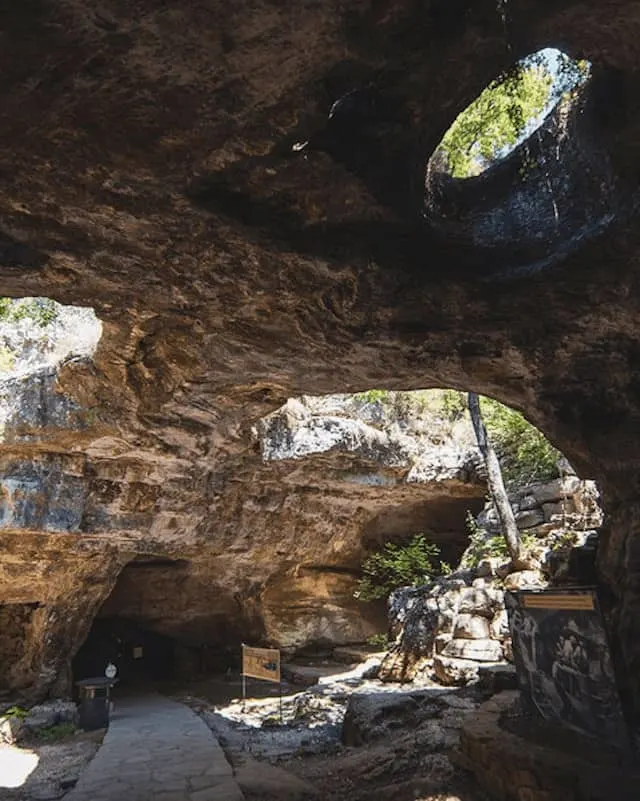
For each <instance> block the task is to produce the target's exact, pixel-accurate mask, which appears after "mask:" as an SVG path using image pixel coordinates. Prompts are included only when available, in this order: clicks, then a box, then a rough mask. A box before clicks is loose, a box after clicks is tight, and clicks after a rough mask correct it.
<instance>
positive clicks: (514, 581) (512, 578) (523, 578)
mask: <svg viewBox="0 0 640 801" xmlns="http://www.w3.org/2000/svg"><path fill="white" fill-rule="evenodd" d="M543 586H544V582H543V580H542V578H541V576H540V573H539V572H538V571H536V570H520V571H517V572H516V573H510V574H509V575H508V576H507V577H506V578H505V580H504V588H505V590H522V589H526V588H528V587H543Z"/></svg>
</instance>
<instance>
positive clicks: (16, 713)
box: [2, 706, 29, 720]
mask: <svg viewBox="0 0 640 801" xmlns="http://www.w3.org/2000/svg"><path fill="white" fill-rule="evenodd" d="M28 714H29V712H28V711H27V710H26V709H24V707H21V706H10V707H9V709H7V710H6V711H5V712H3V713H2V715H3V717H5V718H18V719H19V720H24V719H25V718H26V717H27V715H28Z"/></svg>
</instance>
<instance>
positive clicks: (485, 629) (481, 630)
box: [453, 614, 489, 640]
mask: <svg viewBox="0 0 640 801" xmlns="http://www.w3.org/2000/svg"><path fill="white" fill-rule="evenodd" d="M453 636H454V637H455V638H459V639H468V640H486V639H488V638H489V621H488V620H487V619H486V618H485V617H480V616H479V615H469V614H461V615H458V618H457V620H456V627H455V631H454V633H453Z"/></svg>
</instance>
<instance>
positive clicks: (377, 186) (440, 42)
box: [0, 0, 640, 721]
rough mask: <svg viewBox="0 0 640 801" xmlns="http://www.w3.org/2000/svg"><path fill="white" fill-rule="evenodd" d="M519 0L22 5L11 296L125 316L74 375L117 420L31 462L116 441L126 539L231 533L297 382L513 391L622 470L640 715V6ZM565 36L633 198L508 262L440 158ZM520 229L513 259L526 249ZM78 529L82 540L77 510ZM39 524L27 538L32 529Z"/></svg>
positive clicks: (634, 704)
mask: <svg viewBox="0 0 640 801" xmlns="http://www.w3.org/2000/svg"><path fill="white" fill-rule="evenodd" d="M502 5H503V6H505V8H503V12H504V13H503V14H502V15H501V14H500V13H499V8H498V9H497V8H496V3H495V2H494V0H480V1H479V2H473V3H471V2H467V1H466V0H461V2H455V3H451V2H444V0H429V1H428V2H425V3H418V4H416V3H408V2H403V0H388V2H382V3H377V4H373V5H371V4H367V3H363V2H362V1H361V0H347V2H344V0H341V1H340V2H329V3H327V2H320V0H312V2H309V3H306V4H305V5H304V6H301V7H299V8H296V9H295V10H294V11H293V12H292V11H291V9H290V8H289V7H288V6H284V5H282V4H269V3H261V4H258V5H256V4H242V3H237V2H234V3H230V2H225V1H224V0H210V2H206V3H200V4H195V5H194V4H181V5H177V4H173V5H167V4H166V3H164V2H159V1H158V0H141V2H139V3H135V4H122V3H118V2H116V1H115V0H106V2H104V3H101V4H100V8H99V9H98V8H96V6H95V4H93V3H90V2H88V0H74V2H67V3H64V4H60V3H54V2H51V0H45V1H44V2H42V3H38V4H34V3H13V4H10V5H9V6H8V7H7V10H6V11H5V12H4V14H3V21H2V22H3V32H4V37H3V48H2V54H1V56H0V59H1V61H0V65H1V71H2V75H3V81H2V87H1V88H0V100H1V102H0V174H1V175H2V182H3V187H2V193H0V229H1V230H0V264H1V265H2V267H1V275H2V281H1V286H0V291H1V292H2V294H5V295H19V296H25V295H30V296H43V297H52V298H54V299H56V300H59V301H61V302H64V303H67V304H77V305H84V306H91V307H93V308H94V309H95V310H96V313H97V314H98V316H99V318H100V319H101V320H102V321H103V325H104V333H103V337H102V340H101V345H100V348H99V352H98V354H97V356H96V361H95V366H94V367H93V368H91V371H90V372H91V381H86V380H85V378H87V372H86V371H87V370H88V368H86V367H83V366H81V365H77V366H69V367H68V368H65V370H64V371H63V372H62V374H61V376H60V380H59V385H60V388H61V390H67V391H68V393H69V394H70V395H71V396H72V397H73V398H74V402H76V403H78V404H79V405H81V406H88V408H90V409H92V410H93V412H94V414H95V419H94V420H93V422H92V425H91V427H90V428H88V429H87V430H85V431H84V433H83V434H82V435H81V437H78V438H77V439H76V440H75V444H74V448H75V450H74V451H73V453H72V454H69V453H67V452H65V451H64V449H63V448H62V444H61V443H62V442H63V441H64V438H65V436H66V434H64V433H61V432H58V433H52V434H51V435H50V436H48V438H47V439H46V442H45V441H42V442H41V443H40V444H39V445H38V446H36V445H34V444H33V443H25V444H24V445H22V446H21V447H22V448H23V449H24V450H23V451H22V455H21V457H20V458H22V459H24V460H25V461H26V462H29V463H30V462H31V461H32V459H33V460H36V458H37V459H39V460H40V463H41V464H46V465H51V466H52V469H54V472H55V471H59V472H60V473H61V474H63V475H65V476H73V475H76V474H77V473H74V471H78V470H84V469H85V466H86V469H87V470H88V471H89V475H87V481H88V484H89V485H91V487H92V492H93V493H94V497H95V498H96V506H95V514H94V515H93V516H92V513H91V510H89V511H88V512H87V517H86V520H87V529H88V530H91V531H92V536H93V538H94V540H95V548H96V551H95V553H96V554H97V556H96V558H97V559H102V555H103V553H106V552H107V550H108V549H109V548H112V547H113V548H117V549H118V550H119V552H122V551H123V550H126V548H127V547H128V546H127V543H129V542H130V541H131V540H132V539H133V540H136V539H138V533H139V532H144V538H145V540H146V542H147V543H148V546H149V549H150V550H154V549H156V548H157V544H158V543H160V542H162V543H163V548H164V547H165V545H166V550H169V549H172V550H174V551H184V550H185V549H187V548H189V547H191V546H192V545H195V543H196V542H198V541H199V539H201V538H205V539H211V540H212V541H215V542H216V543H217V544H219V546H220V551H221V552H225V553H226V552H227V550H228V544H229V541H230V539H232V538H231V537H230V536H229V533H228V531H227V530H226V527H225V525H224V524H223V525H222V526H221V527H219V525H218V521H219V519H220V516H221V515H220V509H221V507H222V506H223V505H226V504H229V503H233V502H234V500H233V499H234V498H237V496H236V493H237V485H236V484H234V483H233V482H232V481H230V477H231V475H232V473H233V465H234V464H237V462H238V460H241V457H242V455H243V454H244V453H246V452H247V451H249V450H250V449H251V447H252V443H251V438H250V429H251V426H252V425H253V424H254V423H255V421H256V420H258V419H259V418H260V417H262V416H264V415H265V414H266V413H268V412H271V411H273V410H274V409H275V408H277V407H278V406H279V405H281V404H282V403H284V402H285V400H286V399H287V398H288V397H292V396H297V395H300V394H302V393H314V394H322V393H330V392H336V391H340V392H351V391H359V390H363V389H367V388H370V387H387V388H404V389H411V388H424V387H430V386H453V387H459V388H467V389H473V390H474V391H477V392H480V393H483V394H487V395H491V396H494V397H496V398H498V399H499V400H501V401H503V402H505V403H508V404H509V405H511V406H514V407H515V408H518V409H521V410H523V411H524V412H525V413H526V414H527V416H528V417H529V419H531V420H532V421H533V422H534V423H535V424H536V425H537V426H538V427H539V428H541V429H542V430H543V431H544V432H545V433H546V434H547V435H548V436H549V437H550V438H551V439H552V441H553V442H554V444H556V445H557V446H558V447H559V448H560V449H561V450H562V451H563V452H564V453H566V454H567V456H568V457H569V458H570V460H571V461H572V463H574V464H575V465H576V467H577V468H578V469H579V471H580V474H581V475H585V476H589V477H591V478H593V479H595V480H597V482H598V485H599V486H600V487H601V489H602V492H603V505H604V508H605V512H606V514H607V524H606V531H605V533H604V536H603V540H602V545H601V549H600V555H599V576H600V581H601V583H602V586H603V588H604V589H605V591H606V593H607V620H608V621H609V623H608V625H609V626H610V630H611V636H612V638H613V641H614V648H615V652H616V663H617V665H618V669H619V671H620V676H621V682H622V684H623V686H624V691H625V704H626V706H627V709H628V710H629V714H630V717H631V719H632V720H633V721H640V670H638V665H639V664H640V638H639V637H638V636H637V626H638V623H637V621H638V619H640V614H639V609H640V592H639V590H638V587H639V586H640V559H639V558H638V549H639V547H640V545H639V543H640V536H639V534H638V523H639V521H640V512H639V507H638V499H637V486H638V459H637V450H638V448H637V444H636V440H637V436H636V435H637V423H638V419H639V416H640V401H639V400H638V398H639V395H638V391H637V384H638V359H637V353H638V339H639V337H638V322H637V321H638V280H637V279H638V268H637V262H638V259H637V253H638V247H639V243H638V237H640V229H639V227H638V225H637V222H636V219H635V213H636V212H635V204H634V201H633V197H634V195H633V193H634V192H635V190H636V188H637V183H638V182H637V176H638V167H639V163H640V162H639V159H640V154H639V152H638V147H639V145H638V143H639V142H640V136H639V135H638V126H639V125H640V110H639V107H638V102H637V98H638V97H639V96H640V93H639V91H638V88H639V87H638V82H639V81H640V74H639V72H638V70H637V64H638V60H639V58H638V56H639V54H638V48H639V46H640V45H639V43H640V37H639V36H638V25H639V24H640V16H639V12H638V8H637V4H636V3H634V2H631V0H612V2H609V3H602V2H601V0H561V2H558V3H554V4H549V3H538V2H534V0H522V2H518V3H508V4H502ZM557 42H562V44H563V47H564V48H565V50H566V51H567V52H568V53H569V54H570V55H576V56H580V57H585V58H587V59H588V60H589V61H590V62H591V63H592V65H593V77H592V79H591V81H590V83H589V86H588V88H587V95H586V97H585V100H584V103H585V105H584V107H583V109H584V110H583V113H582V114H581V119H580V125H581V126H582V129H581V130H582V133H581V136H582V137H586V138H587V139H589V141H590V143H592V144H591V149H586V150H584V151H581V152H598V153H602V152H604V153H605V154H606V157H607V159H608V168H607V176H610V178H609V179H608V180H609V181H610V182H612V183H613V185H614V186H615V193H614V195H615V208H614V210H613V212H614V213H613V215H612V217H611V220H610V222H609V224H608V227H606V228H605V229H604V230H598V231H594V232H590V234H589V236H585V237H584V238H583V239H580V240H579V241H577V242H575V243H574V246H573V247H572V249H571V250H570V251H569V250H568V249H566V248H564V249H563V248H562V247H558V248H557V249H555V250H554V251H553V253H551V254H548V255H547V266H546V271H543V272H538V273H536V274H534V275H529V276H526V275H525V276H524V277H522V278H521V279H519V280H514V281H511V282H505V283H492V282H491V281H481V280H479V279H481V278H483V277H486V276H487V274H488V273H490V272H492V271H493V268H494V267H495V264H494V262H493V260H492V258H490V255H488V254H487V252H486V250H485V251H484V252H483V254H482V259H480V260H478V259H477V258H474V250H473V245H469V244H468V243H459V244H457V243H456V242H452V241H450V240H449V239H447V237H446V236H444V237H443V236H441V235H440V234H438V233H437V232H434V231H433V230H432V229H431V227H430V226H429V224H428V223H426V222H425V221H424V220H423V219H422V216H421V215H422V209H423V201H424V199H423V189H424V180H425V179H424V176H425V166H426V163H427V160H428V158H429V156H430V154H431V153H432V152H433V150H434V149H435V147H436V146H437V144H438V142H439V140H440V139H441V137H442V134H443V132H444V131H445V130H446V128H447V127H448V125H449V124H450V123H451V122H452V120H453V119H454V117H455V116H456V115H457V114H458V113H459V112H460V111H461V110H462V109H463V108H464V107H465V105H466V104H467V103H469V102H470V101H471V100H472V99H473V97H474V96H476V95H477V94H478V92H479V91H480V90H481V89H482V88H483V87H484V86H485V85H486V84H487V83H488V82H489V81H490V80H491V79H492V78H494V77H495V76H496V74H497V73H499V72H500V71H501V69H502V68H503V67H505V66H508V64H509V63H510V62H512V61H513V60H515V59H517V58H520V57H522V56H524V55H526V54H527V53H530V52H533V51H535V50H538V49H540V48H541V47H544V46H547V45H549V44H552V43H557ZM354 90H360V91H359V92H356V93H355V94H350V93H353V92H354ZM348 94H349V97H350V102H348V103H343V104H342V110H341V113H340V114H337V115H335V114H334V115H333V120H332V122H331V124H330V125H327V116H328V112H329V110H330V109H331V107H332V105H333V104H334V103H335V101H336V100H338V99H339V98H342V97H344V96H345V95H348ZM305 141H310V145H309V146H307V147H304V148H303V147H302V146H301V145H302V143H304V142H305ZM298 145H299V146H298ZM569 155H570V154H569ZM514 157H515V158H517V157H518V155H517V154H515V155H514ZM582 163H583V165H584V170H585V171H587V170H588V169H589V161H588V160H587V162H582ZM557 168H558V169H559V170H562V169H564V167H563V165H562V163H560V164H559V165H558V167H557ZM502 174H503V176H504V178H503V180H504V181H506V182H509V181H510V180H511V177H513V176H512V175H511V173H510V172H509V171H507V172H504V171H503V172H502ZM504 188H505V191H508V186H507V187H504ZM567 202H568V201H567ZM572 202H573V203H574V204H576V206H577V207H579V204H580V202H581V198H580V197H573V198H572ZM511 254H512V249H511V245H509V244H507V245H505V246H504V247H502V248H501V249H500V253H499V254H496V255H499V256H500V259H499V261H500V265H499V266H500V268H501V269H502V268H504V266H505V264H506V265H507V266H508V265H509V262H510V256H511ZM516 256H517V259H516ZM525 256H526V254H525ZM521 257H522V254H521V253H517V254H515V255H514V259H513V260H512V261H513V262H514V264H521V263H522V258H521ZM503 271H504V270H503ZM67 441H68V440H67ZM36 451H37V457H36ZM98 501H99V503H98ZM236 502H237V500H236ZM100 504H102V505H100ZM105 508H107V509H109V511H110V513H112V516H111V518H110V520H111V522H110V526H109V527H107V524H106V520H105V518H104V516H101V512H100V510H101V509H105ZM238 511H239V508H238ZM30 536H33V537H35V536H36V534H35V533H33V534H31V535H30ZM48 537H49V539H51V538H52V537H51V535H48ZM58 539H59V541H60V549H61V550H62V551H63V552H65V553H67V552H69V553H70V552H72V551H73V549H74V548H76V547H80V546H79V539H80V538H79V537H78V535H77V534H74V533H73V531H71V532H69V531H67V530H65V531H64V532H60V536H59V538H58ZM35 542H36V540H35V539H34V540H32V542H31V545H30V544H29V540H28V538H27V537H26V535H25V532H24V531H23V530H19V529H14V530H9V529H7V530H6V531H5V533H4V534H3V548H4V549H5V550H6V551H7V552H10V553H17V552H18V551H20V550H21V549H23V548H24V552H25V553H26V552H27V550H28V548H29V547H32V546H33V548H34V550H36V551H37V550H38V549H37V548H35ZM248 561H249V562H251V559H248ZM21 569H22V568H21ZM25 569H26V567H25ZM33 569H36V570H37V563H36V567H35V568H33ZM221 569H222V568H221ZM77 590H78V597H80V596H81V595H82V594H83V593H84V594H85V595H86V597H87V598H88V599H90V597H91V589H90V588H89V587H84V588H81V587H80V586H79V585H78V587H77Z"/></svg>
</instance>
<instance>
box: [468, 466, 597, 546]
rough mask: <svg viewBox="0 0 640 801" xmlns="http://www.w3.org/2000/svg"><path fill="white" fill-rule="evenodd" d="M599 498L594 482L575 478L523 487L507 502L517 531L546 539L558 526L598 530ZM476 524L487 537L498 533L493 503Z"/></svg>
mask: <svg viewBox="0 0 640 801" xmlns="http://www.w3.org/2000/svg"><path fill="white" fill-rule="evenodd" d="M598 497H599V494H598V489H597V487H596V484H595V482H594V481H581V480H580V479H579V478H578V477H577V476H574V475H567V476H564V477H563V478H557V479H554V480H553V481H547V482H544V483H537V484H531V485H529V486H526V487H523V488H522V489H520V490H518V491H517V492H514V493H513V494H510V495H509V500H510V502H511V507H512V509H513V511H514V514H515V518H516V524H517V526H518V528H519V529H520V531H526V532H527V533H530V534H534V535H535V536H537V537H545V536H546V535H547V534H549V532H551V531H552V530H553V529H554V528H557V527H558V526H559V525H562V526H566V527H567V528H576V529H586V528H596V527H598V526H600V525H601V524H602V511H601V510H600V507H599V506H598ZM477 524H478V526H479V527H480V528H481V529H484V530H485V531H486V532H487V533H488V534H489V535H496V534H500V533H501V528H500V521H499V520H498V514H497V512H496V509H495V506H494V504H493V503H491V502H489V503H488V504H487V505H486V506H485V508H484V509H483V510H482V512H480V514H479V515H478V520H477Z"/></svg>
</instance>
